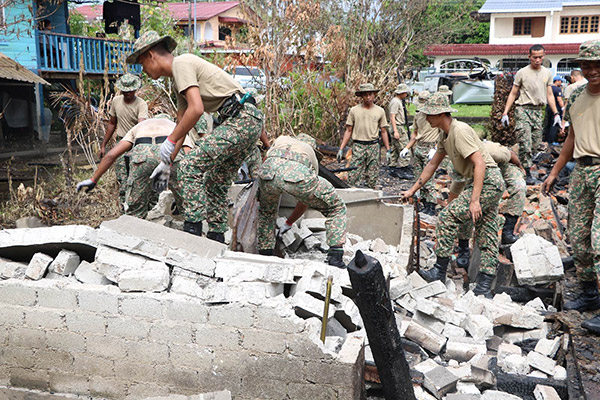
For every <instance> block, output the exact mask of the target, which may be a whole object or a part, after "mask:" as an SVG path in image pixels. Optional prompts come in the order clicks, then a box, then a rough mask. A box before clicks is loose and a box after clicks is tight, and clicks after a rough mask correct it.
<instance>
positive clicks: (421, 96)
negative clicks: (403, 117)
mask: <svg viewBox="0 0 600 400" xmlns="http://www.w3.org/2000/svg"><path fill="white" fill-rule="evenodd" d="M430 97H431V93H430V92H429V91H428V90H423V91H421V92H419V96H418V97H417V101H418V102H419V104H425V102H426V101H427V99H428V98H430Z"/></svg>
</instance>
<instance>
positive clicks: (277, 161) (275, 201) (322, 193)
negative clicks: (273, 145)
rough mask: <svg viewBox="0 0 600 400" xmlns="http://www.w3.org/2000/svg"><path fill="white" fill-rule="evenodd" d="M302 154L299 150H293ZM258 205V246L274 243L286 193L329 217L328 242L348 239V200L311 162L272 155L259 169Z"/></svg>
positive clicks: (272, 244)
mask: <svg viewBox="0 0 600 400" xmlns="http://www.w3.org/2000/svg"><path fill="white" fill-rule="evenodd" d="M292 154H296V155H299V154H298V153H292ZM259 175H260V181H259V182H260V186H259V192H258V196H259V201H260V206H259V208H258V248H259V249H260V250H267V249H272V248H274V247H275V220H276V218H277V210H278V208H279V197H280V195H281V194H282V193H287V194H289V195H290V196H292V197H294V198H295V199H296V200H298V201H299V202H302V203H304V204H306V205H307V206H308V207H310V208H312V209H314V210H317V211H319V212H320V213H321V214H323V215H324V216H325V218H327V220H326V221H325V229H326V233H327V244H328V245H329V246H336V245H343V244H344V243H345V242H346V223H347V218H346V204H344V201H343V200H342V199H341V197H340V196H339V195H338V194H337V193H336V192H335V189H334V188H333V185H332V184H331V183H329V182H328V181H326V180H325V179H323V178H321V177H320V176H317V174H316V172H315V171H314V170H313V168H312V166H310V162H309V161H308V160H305V161H303V162H300V161H295V160H291V159H286V158H281V157H278V156H269V157H268V158H267V159H266V160H265V162H264V163H263V165H262V168H261V169H260V173H259Z"/></svg>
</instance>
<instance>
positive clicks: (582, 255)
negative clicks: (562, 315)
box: [542, 40, 600, 334]
mask: <svg viewBox="0 0 600 400" xmlns="http://www.w3.org/2000/svg"><path fill="white" fill-rule="evenodd" d="M576 60H577V61H579V65H580V67H581V71H582V72H583V76H584V77H585V78H586V79H587V80H588V83H587V84H586V85H583V86H581V87H579V88H578V89H576V90H575V91H574V92H573V94H572V95H571V97H569V103H568V104H567V108H566V111H565V119H567V120H568V121H569V122H570V123H571V125H570V126H569V134H568V136H567V139H566V140H565V142H564V144H563V148H562V151H561V152H560V156H559V157H558V160H556V164H554V167H553V168H552V171H551V172H550V174H549V175H548V178H546V180H545V181H544V183H543V185H542V191H543V193H545V194H548V192H549V191H550V190H551V189H552V186H553V185H554V183H555V182H556V179H557V177H558V174H559V173H560V171H561V169H562V168H563V167H564V166H565V164H566V163H567V162H569V161H570V160H571V159H572V158H574V159H575V163H576V165H575V169H574V170H573V172H572V174H571V182H570V184H569V224H568V232H569V238H570V239H571V246H572V248H573V255H574V260H575V267H576V268H577V278H578V280H579V282H580V284H581V286H582V289H583V293H582V294H581V295H580V296H579V297H578V298H577V299H576V300H574V301H569V302H567V303H565V306H564V308H565V309H566V310H577V311H579V312H583V311H591V310H598V309H600V296H599V294H598V273H599V272H600V140H598V138H600V40H590V41H587V42H584V43H582V44H581V46H580V47H579V56H578V58H577V59H576ZM581 326H583V327H584V328H586V329H588V330H590V331H592V332H594V333H596V334H600V315H597V316H596V317H594V318H592V319H590V320H587V321H585V322H584V323H583V324H581Z"/></svg>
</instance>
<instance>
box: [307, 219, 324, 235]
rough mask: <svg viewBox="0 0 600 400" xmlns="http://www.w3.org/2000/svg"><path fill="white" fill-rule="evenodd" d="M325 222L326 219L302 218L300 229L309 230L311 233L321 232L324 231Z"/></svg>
mask: <svg viewBox="0 0 600 400" xmlns="http://www.w3.org/2000/svg"><path fill="white" fill-rule="evenodd" d="M325 221H327V219H326V218H304V219H303V220H302V227H303V228H306V229H310V230H311V231H312V232H321V231H324V230H325V229H326V227H325Z"/></svg>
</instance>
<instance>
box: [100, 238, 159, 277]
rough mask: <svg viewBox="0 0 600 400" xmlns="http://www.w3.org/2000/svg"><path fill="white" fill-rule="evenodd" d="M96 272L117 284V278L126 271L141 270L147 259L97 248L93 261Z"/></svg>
mask: <svg viewBox="0 0 600 400" xmlns="http://www.w3.org/2000/svg"><path fill="white" fill-rule="evenodd" d="M94 261H95V262H94V265H96V271H98V272H99V273H100V274H102V275H104V276H105V277H106V279H108V280H110V281H112V282H114V283H118V282H119V276H120V275H121V273H122V272H123V271H126V270H130V269H133V270H142V269H144V265H145V263H146V261H149V259H148V258H146V257H142V256H139V255H136V254H132V253H128V252H126V251H120V250H117V249H113V248H112V247H107V246H98V249H97V250H96V258H95V260H94Z"/></svg>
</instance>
